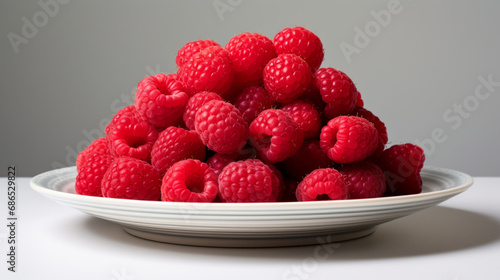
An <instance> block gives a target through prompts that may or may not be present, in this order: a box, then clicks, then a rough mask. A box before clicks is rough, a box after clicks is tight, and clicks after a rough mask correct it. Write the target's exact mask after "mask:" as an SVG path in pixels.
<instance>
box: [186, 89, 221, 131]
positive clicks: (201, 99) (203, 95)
mask: <svg viewBox="0 0 500 280" xmlns="http://www.w3.org/2000/svg"><path fill="white" fill-rule="evenodd" d="M212 100H222V97H220V95H218V94H217V93H214V92H210V91H202V92H198V93H197V94H195V95H193V96H192V97H191V98H189V101H188V103H187V105H186V109H184V115H183V117H182V118H183V120H184V123H185V124H186V127H187V128H189V129H191V130H194V129H195V126H194V118H195V116H196V112H198V109H200V107H201V106H203V104H205V103H207V102H208V101H212Z"/></svg>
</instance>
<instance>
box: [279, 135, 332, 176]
mask: <svg viewBox="0 0 500 280" xmlns="http://www.w3.org/2000/svg"><path fill="white" fill-rule="evenodd" d="M332 166H333V162H332V161H331V160H330V159H329V158H328V156H327V155H326V154H325V153H323V151H322V150H321V147H320V146H319V141H317V140H310V141H306V142H304V144H303V145H302V146H301V147H300V149H299V151H298V152H297V153H296V154H295V155H294V156H292V157H289V158H287V159H286V160H285V170H286V172H287V174H288V175H289V176H290V177H292V178H294V179H296V180H302V179H303V178H304V176H306V175H307V174H309V173H311V172H312V171H313V170H315V169H318V168H328V167H332Z"/></svg>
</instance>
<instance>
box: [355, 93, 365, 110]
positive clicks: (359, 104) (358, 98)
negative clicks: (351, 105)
mask: <svg viewBox="0 0 500 280" xmlns="http://www.w3.org/2000/svg"><path fill="white" fill-rule="evenodd" d="M363 106H365V102H363V98H361V93H360V92H359V91H358V97H357V98H356V107H363Z"/></svg>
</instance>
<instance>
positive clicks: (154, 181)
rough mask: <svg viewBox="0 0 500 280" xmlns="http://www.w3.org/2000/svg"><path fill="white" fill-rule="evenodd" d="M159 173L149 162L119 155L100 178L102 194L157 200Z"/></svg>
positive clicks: (112, 196) (114, 196) (158, 194)
mask: <svg viewBox="0 0 500 280" xmlns="http://www.w3.org/2000/svg"><path fill="white" fill-rule="evenodd" d="M160 186H161V173H160V171H159V170H158V169H156V168H155V167H153V166H152V165H150V164H149V163H147V162H145V161H142V160H138V159H135V158H130V157H120V158H117V159H115V160H114V161H113V163H111V165H110V166H109V168H108V171H106V174H104V177H103V179H102V186H101V189H102V195H103V196H104V197H111V198H125V199H137V200H159V199H160Z"/></svg>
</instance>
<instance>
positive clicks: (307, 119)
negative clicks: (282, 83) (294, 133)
mask: <svg viewBox="0 0 500 280" xmlns="http://www.w3.org/2000/svg"><path fill="white" fill-rule="evenodd" d="M281 110H283V111H285V112H286V113H288V115H289V116H290V117H291V118H292V119H293V120H294V121H295V122H296V123H297V124H298V125H299V128H300V129H301V130H302V132H303V133H304V139H312V138H317V137H318V136H319V131H320V129H321V117H320V116H319V112H318V110H316V108H314V105H313V104H312V103H311V102H307V101H304V100H301V99H297V100H295V101H292V102H291V103H288V104H286V105H284V106H283V107H281Z"/></svg>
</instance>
